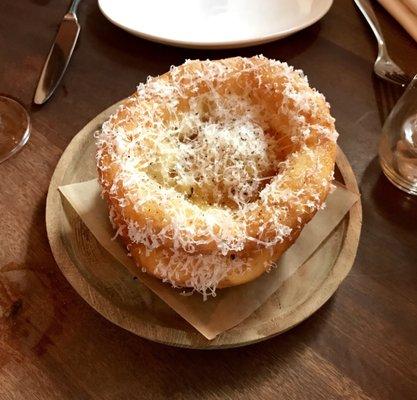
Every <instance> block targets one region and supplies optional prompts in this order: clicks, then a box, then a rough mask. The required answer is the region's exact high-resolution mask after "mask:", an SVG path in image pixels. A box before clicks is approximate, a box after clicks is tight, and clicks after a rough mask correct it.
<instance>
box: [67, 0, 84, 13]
mask: <svg viewBox="0 0 417 400" xmlns="http://www.w3.org/2000/svg"><path fill="white" fill-rule="evenodd" d="M80 1H81V0H73V1H72V3H71V6H70V8H69V9H68V14H74V15H75V14H76V12H77V8H78V4H79V3H80Z"/></svg>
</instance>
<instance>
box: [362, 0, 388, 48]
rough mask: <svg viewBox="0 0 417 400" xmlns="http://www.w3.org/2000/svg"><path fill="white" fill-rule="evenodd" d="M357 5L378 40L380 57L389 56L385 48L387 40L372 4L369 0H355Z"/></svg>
mask: <svg viewBox="0 0 417 400" xmlns="http://www.w3.org/2000/svg"><path fill="white" fill-rule="evenodd" d="M354 2H355V4H356V5H357V6H358V8H359V10H360V11H361V13H362V14H363V16H364V17H365V19H366V21H368V24H369V26H370V27H371V29H372V32H373V33H374V35H375V37H376V40H377V42H378V52H379V54H380V55H382V54H385V55H387V54H388V53H387V49H386V46H385V39H384V36H383V35H382V31H381V27H380V25H379V22H378V20H377V18H376V15H375V12H374V10H373V9H372V6H371V4H370V3H369V1H368V0H354Z"/></svg>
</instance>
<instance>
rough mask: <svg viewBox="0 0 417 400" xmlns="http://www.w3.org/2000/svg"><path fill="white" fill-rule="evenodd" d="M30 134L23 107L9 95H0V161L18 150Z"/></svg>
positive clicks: (27, 117) (27, 118)
mask: <svg viewBox="0 0 417 400" xmlns="http://www.w3.org/2000/svg"><path fill="white" fill-rule="evenodd" d="M29 136H30V120H29V115H28V113H27V111H26V110H25V108H24V107H23V106H22V105H21V104H20V103H18V102H17V101H16V100H13V99H12V98H10V97H6V96H0V163H1V162H3V161H5V160H7V159H8V158H9V157H11V156H12V155H13V154H15V153H16V152H18V151H19V150H20V149H21V148H22V147H23V146H24V145H25V144H26V142H27V141H28V139H29Z"/></svg>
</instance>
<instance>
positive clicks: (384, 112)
mask: <svg viewBox="0 0 417 400" xmlns="http://www.w3.org/2000/svg"><path fill="white" fill-rule="evenodd" d="M372 85H373V88H374V93H375V102H376V105H377V107H378V112H379V120H380V122H381V126H383V125H384V122H385V120H386V119H387V117H388V115H389V113H390V112H391V110H392V109H393V108H394V105H395V104H396V103H397V101H398V100H399V98H400V97H401V95H402V94H403V93H404V88H402V87H401V86H399V85H396V84H394V83H390V82H387V81H384V80H383V79H381V78H379V77H378V76H377V75H375V74H374V73H372Z"/></svg>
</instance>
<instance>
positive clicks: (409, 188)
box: [379, 157, 417, 195]
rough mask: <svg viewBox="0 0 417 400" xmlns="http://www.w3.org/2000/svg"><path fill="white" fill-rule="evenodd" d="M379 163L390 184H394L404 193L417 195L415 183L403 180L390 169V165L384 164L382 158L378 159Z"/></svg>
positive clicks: (416, 183)
mask: <svg viewBox="0 0 417 400" xmlns="http://www.w3.org/2000/svg"><path fill="white" fill-rule="evenodd" d="M379 162H380V164H381V168H382V171H383V172H384V174H385V176H386V177H387V178H388V180H389V181H390V182H391V183H392V184H394V185H395V186H396V187H397V188H398V189H401V190H402V191H404V192H407V193H409V194H413V195H417V182H416V181H409V180H407V179H405V178H404V177H403V176H402V175H400V174H399V173H398V172H397V171H395V169H394V168H392V167H391V166H390V164H388V163H386V162H384V159H383V158H382V157H380V158H379Z"/></svg>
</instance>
